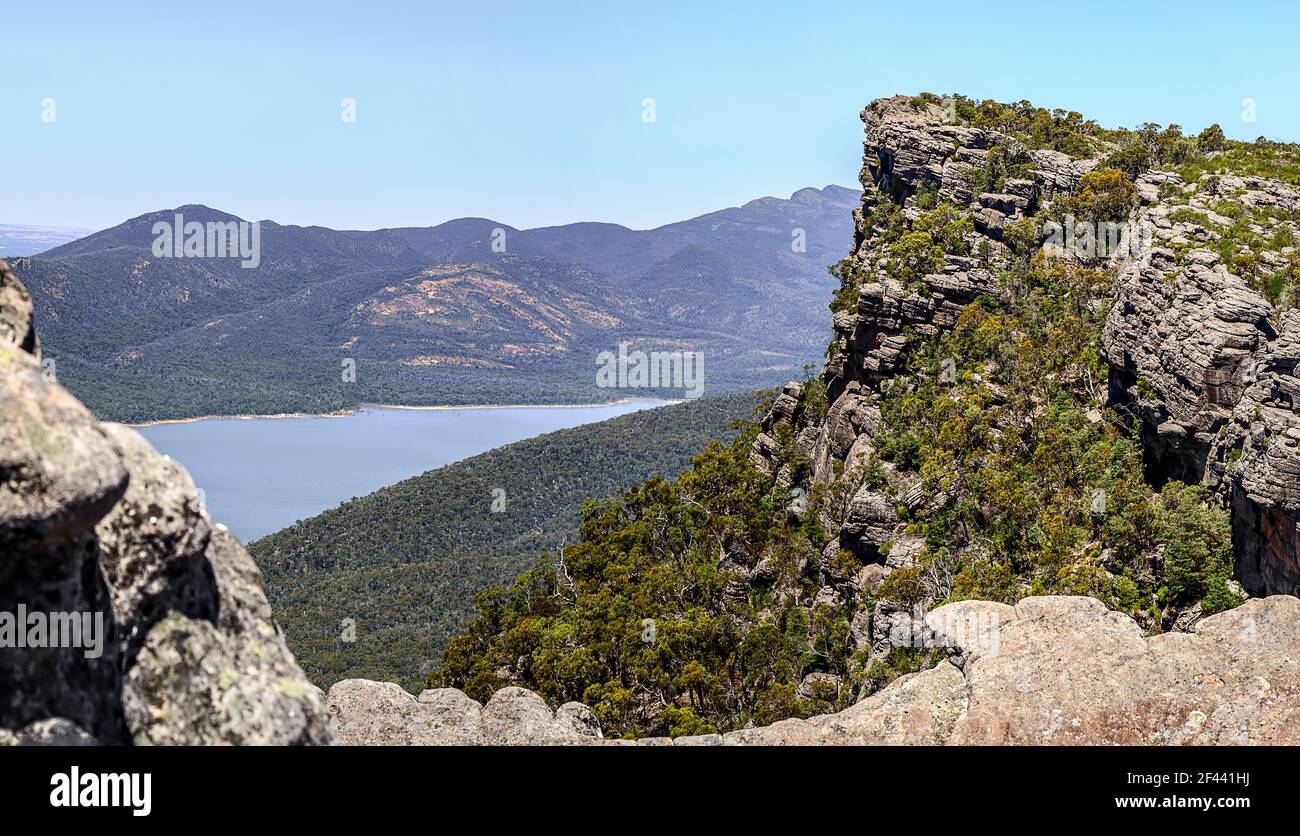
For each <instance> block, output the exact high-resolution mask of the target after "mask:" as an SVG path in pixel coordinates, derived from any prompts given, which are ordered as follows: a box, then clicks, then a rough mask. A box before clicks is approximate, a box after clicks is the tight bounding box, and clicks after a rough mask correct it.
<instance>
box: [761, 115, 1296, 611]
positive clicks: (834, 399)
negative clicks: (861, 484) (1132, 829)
mask: <svg viewBox="0 0 1300 836" xmlns="http://www.w3.org/2000/svg"><path fill="white" fill-rule="evenodd" d="M862 119H863V122H864V123H865V125H866V140H865V155H864V164H863V168H862V173H861V181H862V185H863V188H864V194H863V199H862V205H861V207H859V208H858V209H857V210H855V218H856V221H857V232H856V236H855V242H854V247H853V252H852V253H851V254H850V257H849V259H848V261H847V262H846V263H847V264H850V265H852V266H853V267H854V268H855V269H856V270H858V271H859V272H860V275H861V277H862V278H861V282H860V284H859V286H858V288H857V297H856V303H855V304H854V305H853V306H852V308H851V309H840V310H839V311H838V312H836V313H835V315H834V317H833V323H832V324H833V334H832V341H831V345H830V348H829V350H828V353H827V360H826V365H825V369H824V373H823V380H824V381H825V383H826V387H827V396H828V398H829V400H830V406H829V409H828V410H827V412H826V415H825V418H824V419H823V420H817V419H809V418H808V417H807V416H802V415H800V416H797V411H798V404H799V401H800V396H801V394H802V391H801V387H800V385H799V384H797V383H790V384H788V385H787V386H786V387H785V390H784V392H783V393H782V395H781V396H780V398H779V399H778V400H777V401H776V404H775V405H774V407H773V409H772V410H771V412H770V413H769V415H768V416H767V417H766V418H765V419H764V421H763V427H762V429H763V432H762V433H761V434H760V435H759V437H758V439H757V441H756V442H755V445H754V452H753V459H754V462H755V463H756V464H757V465H758V466H759V467H760V468H763V469H765V470H766V471H767V472H772V471H774V470H775V471H777V473H776V475H777V477H778V478H779V479H781V480H782V481H784V482H785V483H788V484H790V485H791V486H792V487H800V488H805V489H807V488H809V487H810V486H811V485H816V484H829V483H831V482H833V481H834V480H835V479H836V478H837V477H838V476H839V475H840V474H842V473H846V472H848V471H849V470H850V469H851V468H854V467H858V466H860V465H861V464H862V463H863V462H865V461H867V460H868V459H869V458H870V457H871V456H872V454H873V453H874V447H873V445H872V435H873V433H874V432H875V430H876V428H877V426H878V424H879V421H880V413H879V409H878V406H877V404H878V400H879V393H880V391H881V386H882V384H883V383H884V382H886V381H888V380H889V379H890V378H891V377H892V376H893V375H894V374H895V373H896V372H897V371H898V370H899V369H900V364H901V362H902V360H903V359H904V357H905V356H906V352H907V351H908V350H909V347H910V343H909V335H912V336H913V337H916V338H924V337H927V336H930V335H933V334H935V333H937V332H940V331H943V330H946V329H951V328H952V327H953V325H954V324H955V322H956V319H957V316H958V315H959V314H960V312H961V311H962V309H963V308H964V307H965V306H966V305H968V304H970V303H971V302H972V301H974V300H975V299H976V298H977V297H978V296H979V295H980V294H984V293H988V294H996V293H998V291H999V288H998V284H997V279H996V276H995V275H994V272H993V269H991V268H996V265H997V264H998V263H999V262H1005V260H1006V257H1007V255H1008V252H1009V250H1008V249H1007V247H1006V245H1005V243H1004V238H1005V233H1006V232H1007V230H1009V229H1010V228H1011V227H1012V226H1013V225H1015V224H1016V223H1017V222H1019V221H1021V220H1022V219H1026V218H1029V219H1033V220H1037V218H1038V217H1039V216H1040V213H1041V212H1042V210H1043V209H1044V208H1045V207H1050V206H1051V204H1052V202H1053V201H1055V200H1058V199H1059V198H1061V197H1063V196H1066V195H1068V194H1069V193H1071V192H1072V191H1074V190H1075V189H1076V188H1077V186H1078V183H1079V180H1080V178H1081V177H1082V176H1083V175H1084V174H1085V173H1087V172H1089V171H1092V170H1093V169H1095V168H1097V167H1098V165H1099V160H1096V159H1083V160H1079V159H1072V158H1070V157H1069V156H1067V155H1065V154H1062V153H1059V152H1056V151H1051V150H1042V149H1039V150H1025V151H1024V153H1025V154H1026V155H1027V157H1028V158H1029V160H1030V164H1029V165H1028V166H1027V169H1028V171H1027V173H1026V174H1024V176H1023V177H1020V178H1011V179H1007V180H1006V181H1005V184H1004V185H1003V186H1002V189H1003V190H1002V191H1001V192H999V193H975V192H974V191H973V190H972V187H971V186H970V183H971V181H972V177H971V174H972V172H976V171H978V170H980V169H981V168H983V167H984V166H985V164H986V162H987V161H988V159H989V154H990V153H991V149H994V148H1014V147H1017V145H1018V144H1019V143H1017V141H1016V140H1015V139H1013V138H1012V137H1009V136H1007V135H1004V134H1001V133H999V132H997V131H992V130H985V129H979V128H973V127H968V126H964V125H958V124H949V123H948V122H947V121H946V120H945V114H944V112H943V109H942V108H941V107H939V106H938V105H936V104H933V103H930V104H924V103H921V104H918V102H916V101H915V100H913V99H910V98H908V97H904V96H897V97H893V98H889V99H882V100H878V101H876V102H873V103H872V104H871V105H869V106H868V107H867V108H866V109H865V110H864V111H863V112H862ZM1021 148H1022V150H1023V145H1021ZM1135 186H1136V193H1137V197H1138V205H1137V206H1136V207H1135V208H1134V209H1133V211H1132V212H1131V214H1130V216H1129V219H1128V224H1127V229H1126V231H1125V233H1124V240H1122V241H1121V242H1120V243H1121V244H1122V246H1121V247H1119V248H1118V250H1119V252H1118V253H1115V254H1112V255H1110V256H1109V258H1108V259H1107V260H1106V261H1107V263H1109V264H1110V265H1111V266H1113V267H1115V268H1116V273H1117V282H1116V290H1115V300H1114V303H1113V306H1112V307H1111V309H1110V313H1109V317H1108V320H1107V324H1106V328H1105V332H1104V334H1103V339H1102V347H1103V351H1104V354H1105V359H1106V361H1107V363H1108V365H1109V366H1110V369H1111V373H1110V380H1109V398H1108V400H1109V405H1110V406H1113V407H1115V408H1116V409H1117V410H1118V411H1119V412H1121V413H1122V414H1124V415H1127V416H1129V417H1130V418H1131V420H1133V421H1135V422H1138V424H1139V426H1140V431H1141V437H1142V441H1143V447H1144V455H1145V458H1146V460H1147V464H1148V471H1149V475H1150V477H1151V480H1152V482H1153V483H1154V484H1156V485H1159V484H1162V483H1163V481H1164V480H1166V479H1169V478H1176V479H1179V480H1181V481H1184V482H1187V483H1193V484H1194V483H1203V484H1205V485H1207V486H1208V487H1209V488H1211V490H1213V491H1214V492H1215V493H1216V495H1217V496H1218V498H1219V501H1220V502H1221V503H1222V504H1223V506H1224V507H1226V508H1229V509H1231V511H1232V515H1233V535H1234V547H1235V553H1236V561H1237V563H1236V578H1237V580H1238V581H1240V583H1241V584H1242V585H1243V586H1244V588H1245V590H1246V591H1247V592H1249V593H1250V594H1252V595H1271V594H1300V547H1298V543H1300V540H1298V537H1300V534H1298V532H1300V450H1298V448H1297V443H1298V442H1300V415H1297V413H1296V410H1295V401H1294V398H1295V394H1296V393H1297V392H1298V391H1300V379H1297V377H1296V365H1297V362H1300V353H1298V351H1300V336H1297V334H1296V329H1297V327H1300V314H1297V313H1295V312H1294V311H1291V312H1287V313H1282V314H1280V313H1279V312H1278V309H1277V308H1275V306H1274V305H1272V304H1271V303H1270V302H1269V301H1268V300H1267V299H1265V298H1264V297H1263V296H1262V295H1260V293H1259V292H1257V291H1256V290H1254V289H1252V286H1251V283H1250V282H1249V281H1248V280H1247V279H1246V278H1245V277H1243V276H1241V275H1238V274H1236V273H1234V272H1233V271H1232V270H1231V269H1229V267H1228V266H1226V265H1225V264H1223V263H1222V260H1221V258H1220V255H1219V254H1218V252H1216V251H1215V250H1214V249H1213V247H1214V246H1215V245H1216V244H1217V242H1219V241H1220V240H1221V239H1222V238H1223V237H1224V235H1226V234H1227V232H1228V227H1229V226H1233V225H1234V224H1235V228H1236V229H1237V230H1238V231H1241V230H1243V229H1244V232H1245V233H1247V234H1250V235H1252V236H1255V238H1256V239H1257V240H1256V243H1255V244H1254V245H1253V247H1252V258H1254V259H1256V261H1257V262H1258V263H1260V264H1262V265H1264V266H1265V267H1272V268H1277V267H1281V266H1284V265H1285V264H1287V263H1288V260H1294V258H1295V253H1296V249H1295V246H1294V244H1290V245H1288V244H1286V243H1285V242H1286V241H1287V240H1294V239H1293V237H1292V236H1294V235H1296V234H1297V233H1300V223H1297V221H1296V220H1295V218H1296V215H1295V213H1296V210H1297V209H1300V192H1297V191H1296V190H1295V189H1293V188H1291V187H1289V186H1287V185H1285V184H1283V183H1281V182H1279V181H1276V180H1269V179H1264V178H1258V177H1236V176H1227V175H1222V176H1208V175H1207V176H1202V177H1201V178H1200V179H1199V180H1198V181H1197V182H1194V183H1184V182H1183V181H1182V179H1181V178H1180V177H1179V175H1177V174H1175V173H1172V172H1165V171H1152V172H1148V173H1146V174H1144V175H1142V176H1141V177H1139V178H1138V179H1137V180H1136V183H1135ZM922 194H931V195H937V198H938V200H939V201H941V202H943V201H947V202H950V203H952V204H954V205H956V206H958V207H962V208H964V209H965V210H966V211H967V212H968V213H969V216H970V217H971V218H972V219H973V221H974V228H975V234H974V235H973V236H970V240H969V241H968V243H969V245H970V246H969V249H970V251H971V252H976V251H981V252H983V253H984V254H985V257H983V258H980V259H977V258H973V257H968V256H960V255H953V254H952V253H947V254H945V256H944V259H943V266H942V269H940V270H938V271H936V272H932V273H929V274H927V275H925V276H923V277H922V278H921V279H920V281H919V282H915V283H909V284H907V285H905V284H904V283H903V282H900V281H898V280H896V279H893V278H890V277H889V275H888V271H887V270H885V269H884V265H885V262H886V260H887V258H888V246H887V245H886V244H884V243H882V241H881V235H880V233H881V228H880V227H879V226H878V225H877V220H876V218H877V216H878V215H879V214H880V209H881V207H882V206H884V205H885V204H886V203H887V202H892V203H893V204H896V205H898V206H900V207H901V210H902V212H903V213H904V215H905V216H906V217H907V218H908V219H915V218H916V217H919V216H920V215H921V209H920V208H919V199H920V196H921V195H922ZM1225 207H1226V208H1225ZM1220 210H1221V211H1225V212H1226V211H1232V212H1233V217H1231V218H1230V217H1226V216H1224V215H1221V214H1219V211H1220ZM1273 242H1280V243H1273ZM1062 255H1064V257H1066V258H1073V257H1074V256H1073V255H1072V254H1068V253H1065V254H1062ZM783 433H788V434H789V436H790V437H791V438H792V440H793V443H794V447H795V449H796V450H797V451H798V453H799V454H800V455H801V456H802V457H805V458H807V459H808V460H810V461H811V463H812V472H811V475H810V476H809V477H808V478H807V480H806V482H807V483H806V484H800V485H796V484H794V483H795V481H797V480H796V479H793V478H792V476H791V474H790V473H788V472H781V469H780V468H779V466H777V465H776V464H775V458H776V456H775V451H776V450H777V449H778V446H779V440H778V436H780V435H781V434H783ZM885 468H886V470H887V471H888V476H889V478H890V480H891V483H892V484H893V486H894V490H893V491H892V493H893V494H895V495H902V496H904V497H906V498H907V502H908V504H909V505H910V504H911V503H912V502H913V501H920V494H919V490H916V491H911V492H910V493H909V490H910V489H909V484H911V483H914V482H915V481H916V480H917V477H916V475H915V474H910V473H895V472H893V470H892V468H891V466H890V465H889V464H888V463H885ZM787 470H788V469H787ZM894 507H895V502H894V501H893V500H892V498H889V497H886V496H884V495H882V494H880V493H876V492H873V491H872V490H871V489H868V488H863V489H862V490H860V491H859V492H858V493H857V494H856V495H855V496H854V497H853V498H852V500H851V503H850V505H849V509H848V512H847V515H846V516H845V517H844V519H841V520H830V519H827V520H823V523H824V525H825V526H826V527H827V529H828V530H829V531H832V532H835V531H838V535H839V536H838V540H839V542H838V543H837V544H835V545H834V546H833V547H834V548H836V549H838V548H844V549H848V550H850V551H852V552H853V553H854V554H855V555H856V556H857V557H858V558H859V559H860V560H863V561H865V562H867V563H868V564H874V565H876V566H878V567H879V568H876V569H872V570H871V571H870V572H868V573H864V574H867V575H870V577H869V578H864V580H866V581H867V582H868V583H867V584H866V585H864V586H862V589H863V590H867V589H869V588H873V587H874V585H875V584H876V583H878V581H879V579H880V578H881V577H882V576H883V575H886V574H888V573H889V571H891V570H892V569H893V568H896V567H897V566H906V565H911V558H912V556H914V555H915V554H916V553H917V552H918V550H919V545H918V543H917V542H916V541H915V540H914V538H912V537H910V536H909V535H907V534H906V533H905V532H904V530H903V529H904V527H903V526H902V525H900V524H899V522H898V519H897V517H896V515H895V513H894ZM886 553H887V554H888V558H886V557H885V554H886ZM868 569H871V565H869V566H868ZM826 580H827V582H828V584H829V585H831V586H834V585H835V583H834V579H833V578H826ZM881 615H884V616H885V617H889V613H880V612H877V613H875V614H874V616H881ZM869 616H870V614H863V617H862V620H863V621H864V623H865V622H866V621H867V620H868V618H869Z"/></svg>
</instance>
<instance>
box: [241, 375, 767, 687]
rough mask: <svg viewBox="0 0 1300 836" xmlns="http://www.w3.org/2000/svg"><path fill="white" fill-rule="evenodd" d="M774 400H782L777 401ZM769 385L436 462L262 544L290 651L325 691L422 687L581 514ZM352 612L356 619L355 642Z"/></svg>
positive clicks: (675, 455) (685, 461) (682, 461)
mask: <svg viewBox="0 0 1300 836" xmlns="http://www.w3.org/2000/svg"><path fill="white" fill-rule="evenodd" d="M769 400H770V398H769ZM763 402H764V399H763V398H762V397H761V396H759V395H756V394H736V395H728V396H723V397H716V398H702V399H700V400H698V401H687V402H683V403H680V404H676V405H671V406H665V407H659V408H656V409H648V410H643V411H640V412H636V413H632V414H630V415H624V416H621V417H619V418H614V419H612V420H609V421H603V422H601V423H597V424H588V425H586V426H582V427H575V428H573V429H568V430H561V431H559V432H554V433H549V434H547V435H544V436H540V437H539V438H535V439H530V440H527V441H521V442H517V443H515V444H510V445H507V446H505V447H501V448H498V449H496V450H493V451H491V452H488V453H484V454H482V455H479V456H475V457H473V458H470V459H466V460H465V461H462V462H458V463H456V464H452V465H448V466H447V467H443V468H439V469H437V470H433V471H430V472H428V473H425V474H423V475H421V476H417V477H415V478H412V479H408V480H406V481H404V482H400V483H398V484H396V485H392V486H390V487H387V488H384V489H383V490H380V491H376V492H375V493H373V494H370V495H369V496H366V497H362V498H361V499H357V500H353V501H352V502H348V503H345V504H343V505H341V506H340V507H338V508H336V509H333V510H331V511H326V512H325V513H323V514H321V515H319V516H317V517H314V518H312V519H310V520H305V521H304V522H301V523H299V524H297V525H294V526H292V527H290V528H287V529H285V530H283V531H280V532H277V533H275V534H272V535H270V536H268V537H265V538H263V539H261V540H258V541H256V542H254V543H252V544H250V545H249V547H248V548H249V551H250V552H251V553H252V554H253V556H254V558H255V559H256V560H257V563H258V565H259V566H260V567H261V568H262V571H263V573H264V576H265V581H266V586H267V591H268V595H269V596H270V599H271V602H272V604H273V606H274V607H275V613H276V617H277V619H278V620H279V622H280V624H281V625H282V626H283V627H284V630H285V634H286V637H287V639H288V642H289V647H290V648H291V649H292V650H293V651H294V653H295V654H296V656H297V657H298V661H299V663H300V664H301V665H302V666H303V669H304V670H305V671H307V674H308V676H309V677H310V678H311V680H312V681H313V682H314V683H316V684H317V685H320V686H322V687H329V685H330V684H331V683H333V682H335V681H337V680H339V679H343V678H348V677H366V678H370V679H377V680H390V681H394V682H398V683H400V684H402V685H404V686H405V687H407V688H415V687H417V686H418V685H419V684H420V683H422V682H423V681H424V677H425V674H426V673H427V672H428V671H429V670H430V669H431V668H432V666H433V665H434V664H436V662H437V659H438V658H439V654H440V653H441V650H442V646H443V644H444V643H445V642H446V640H447V639H448V638H450V637H451V636H453V635H456V634H457V633H459V632H461V631H462V630H464V629H465V627H466V625H467V623H468V620H469V618H470V616H471V614H472V613H473V610H474V601H473V599H474V595H475V594H476V593H477V592H479V591H481V590H484V589H488V588H490V587H493V586H501V585H504V584H509V583H510V582H512V581H513V580H514V578H515V577H516V576H517V575H518V574H519V573H520V572H522V571H524V570H525V569H527V568H529V567H530V566H532V565H533V564H534V563H535V562H536V561H537V559H538V556H539V555H540V554H542V553H543V552H545V551H547V550H553V549H556V548H558V547H561V546H563V545H564V544H566V543H571V542H574V541H575V540H576V539H577V536H576V529H577V525H578V521H579V518H580V513H579V509H580V508H581V506H582V504H583V502H584V501H585V500H586V499H588V498H592V497H595V498H599V497H605V496H609V495H611V494H613V493H615V492H616V491H619V490H621V489H624V488H628V487H631V486H632V485H634V484H636V483H638V482H640V481H642V480H644V479H646V478H647V477H649V476H651V475H652V474H661V475H663V476H665V477H669V478H671V477H673V476H675V475H676V474H677V473H678V472H679V471H681V470H683V469H684V468H686V467H687V466H688V465H689V457H690V456H691V454H693V453H694V452H696V451H698V450H701V449H703V448H704V446H705V445H706V444H707V443H708V442H709V440H710V439H715V438H730V437H731V436H732V435H733V430H731V429H730V426H729V425H730V424H731V423H732V422H734V421H737V420H741V419H746V418H752V417H753V415H754V413H755V410H756V408H758V407H759V406H760V405H761V404H762V403H763ZM345 619H352V620H353V623H354V625H355V641H348V640H346V638H347V637H346V636H345V629H346V625H345V623H344V620H345Z"/></svg>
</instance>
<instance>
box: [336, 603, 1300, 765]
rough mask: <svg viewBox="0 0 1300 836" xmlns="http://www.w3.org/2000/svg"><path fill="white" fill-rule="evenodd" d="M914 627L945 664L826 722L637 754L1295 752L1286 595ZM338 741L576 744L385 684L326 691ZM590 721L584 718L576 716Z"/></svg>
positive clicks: (1003, 609)
mask: <svg viewBox="0 0 1300 836" xmlns="http://www.w3.org/2000/svg"><path fill="white" fill-rule="evenodd" d="M925 621H926V626H927V628H928V629H929V631H930V634H931V636H932V641H933V642H934V643H935V644H936V646H941V647H943V648H945V651H946V654H947V655H946V658H945V659H944V660H942V661H940V662H939V664H938V665H936V666H935V667H933V668H930V669H928V670H924V671H921V672H919V673H914V674H908V675H905V676H903V677H900V678H899V679H897V680H895V681H894V682H893V683H891V684H890V685H888V686H887V687H886V688H884V689H883V690H881V691H879V692H877V693H876V694H873V695H872V696H870V697H868V698H866V699H865V700H863V701H861V702H859V703H857V704H856V705H854V706H852V707H850V708H848V709H846V710H844V711H841V712H839V713H837V714H829V715H824V716H820V717H813V718H810V719H807V720H783V721H781V722H779V723H775V724H773V725H771V726H766V727H762V728H750V729H741V730H738V731H733V732H728V733H726V734H721V735H698V736H694V737H687V738H679V739H677V740H675V741H672V740H668V739H666V738H653V739H647V740H641V741H637V743H638V744H640V745H664V744H667V743H672V744H675V745H719V744H721V745H941V744H982V745H1068V744H1085V745H1102V744H1142V745H1186V744H1192V745H1226V744H1231V745H1243V744H1267V745H1295V744H1297V743H1300V599H1297V598H1294V597H1291V596H1285V595H1278V596H1271V597H1268V598H1257V599H1252V600H1250V601H1248V602H1246V603H1245V604H1243V605H1242V606H1240V607H1238V608H1236V609H1233V610H1229V611H1227V612H1223V613H1219V614H1217V615H1214V616H1210V617H1209V618H1206V619H1203V620H1202V621H1200V622H1199V623H1198V624H1196V625H1195V627H1193V628H1192V630H1191V631H1190V632H1186V633H1167V634H1163V635H1157V636H1144V635H1143V631H1142V630H1141V628H1140V627H1138V625H1137V624H1136V623H1135V622H1134V621H1133V620H1132V619H1130V618H1128V617H1127V616H1124V615H1122V614H1119V613H1115V612H1111V611H1107V609H1106V607H1105V606H1104V605H1103V604H1102V603H1101V602H1100V601H1098V600H1096V599H1094V598H1084V597H1036V598H1025V599H1024V600H1022V601H1020V603H1018V604H1017V605H1015V606H1014V607H1013V606H1008V605H1006V604H995V603H989V602H984V601H963V602H960V603H956V604H949V605H947V606H944V607H940V608H938V609H936V610H934V611H932V612H931V613H929V614H928V616H927V617H926V620H925ZM328 701H329V703H330V705H331V708H332V710H333V711H334V716H335V719H336V721H337V722H338V728H339V739H340V741H341V742H343V743H348V744H360V745H394V744H423V745H452V744H490V745H528V744H550V745H557V744H558V745H589V744H596V743H628V742H629V741H604V740H601V739H600V738H599V737H598V736H597V734H596V730H595V729H594V728H592V727H591V726H589V725H585V726H584V727H586V728H588V729H589V731H588V732H587V733H583V732H582V731H580V730H575V729H574V728H573V727H572V725H571V724H570V722H569V721H568V720H567V718H568V717H570V716H572V715H573V714H576V713H581V712H583V711H584V710H585V707H582V706H578V705H577V704H573V703H571V704H568V705H566V706H562V707H561V708H560V709H559V710H558V711H557V712H556V713H555V714H554V715H552V714H551V712H550V710H549V709H548V708H547V707H546V705H545V703H544V702H542V700H541V698H540V697H538V696H537V695H535V694H533V693H531V692H529V691H525V690H524V689H522V688H507V689H503V690H501V691H498V692H497V693H496V694H495V695H493V697H492V699H491V700H489V701H488V703H487V705H486V706H480V705H479V704H478V703H477V702H475V701H473V700H471V699H469V698H468V697H466V696H465V695H464V694H462V693H461V692H459V691H455V690H451V689H443V690H438V691H425V692H424V693H423V694H421V695H420V697H419V698H418V699H417V698H416V697H413V696H411V695H410V694H407V693H406V692H405V691H402V689H401V688H399V687H398V686H396V685H393V684H391V683H375V682H367V681H364V680H347V681H344V682H340V683H338V684H336V685H335V686H334V687H333V688H331V689H330V694H329V699H328ZM585 722H586V723H591V722H594V721H591V720H589V721H585Z"/></svg>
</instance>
